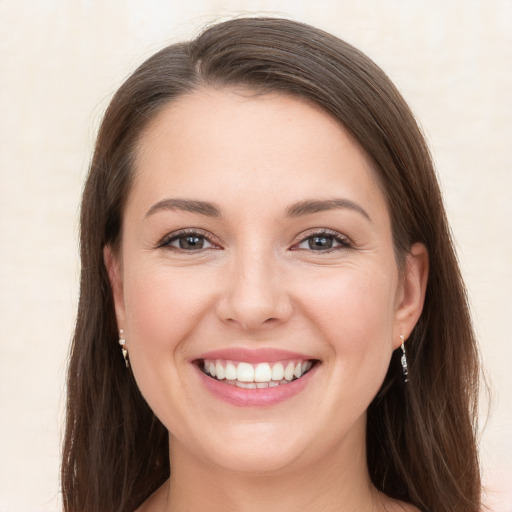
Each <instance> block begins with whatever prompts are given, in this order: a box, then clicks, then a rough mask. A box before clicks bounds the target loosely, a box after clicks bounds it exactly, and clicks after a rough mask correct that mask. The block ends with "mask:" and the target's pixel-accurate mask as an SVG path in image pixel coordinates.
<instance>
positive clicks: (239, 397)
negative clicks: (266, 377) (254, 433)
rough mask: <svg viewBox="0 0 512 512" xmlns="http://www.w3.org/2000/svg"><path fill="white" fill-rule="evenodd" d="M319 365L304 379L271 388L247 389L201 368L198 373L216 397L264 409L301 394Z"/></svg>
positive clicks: (232, 402) (238, 404)
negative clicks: (211, 374)
mask: <svg viewBox="0 0 512 512" xmlns="http://www.w3.org/2000/svg"><path fill="white" fill-rule="evenodd" d="M317 366H318V365H314V366H313V368H311V370H309V371H308V372H307V373H306V374H305V375H304V376H303V377H301V378H300V379H296V380H294V381H292V382H290V383H288V384H279V386H274V387H271V388H256V389H247V388H239V387H238V386H233V385H231V384H225V383H224V382H222V381H219V380H216V379H213V378H212V377H209V376H208V375H206V374H205V373H203V372H202V371H201V370H200V369H199V367H196V368H197V371H198V372H199V376H200V378H201V381H202V383H203V385H204V386H205V387H206V389H207V390H208V391H209V392H210V393H211V394H212V395H214V396H215V397H217V398H219V399H220V400H223V401H224V402H227V403H229V404H231V405H236V406H238V407H264V406H272V405H276V404H278V403H280V402H284V401H285V400H288V399H289V398H292V397H293V396H295V395H297V394H299V393H300V392H301V391H302V390H303V389H304V388H305V387H306V386H307V384H308V383H309V381H310V380H311V377H312V374H313V373H314V372H315V370H316V369H317Z"/></svg>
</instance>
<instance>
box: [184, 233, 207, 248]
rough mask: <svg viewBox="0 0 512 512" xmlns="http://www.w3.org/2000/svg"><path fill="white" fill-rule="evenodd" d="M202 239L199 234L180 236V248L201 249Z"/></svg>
mask: <svg viewBox="0 0 512 512" xmlns="http://www.w3.org/2000/svg"><path fill="white" fill-rule="evenodd" d="M203 244H204V241H203V238H202V237H200V236H195V235H190V236H185V237H182V238H180V249H201V248H202V247H203Z"/></svg>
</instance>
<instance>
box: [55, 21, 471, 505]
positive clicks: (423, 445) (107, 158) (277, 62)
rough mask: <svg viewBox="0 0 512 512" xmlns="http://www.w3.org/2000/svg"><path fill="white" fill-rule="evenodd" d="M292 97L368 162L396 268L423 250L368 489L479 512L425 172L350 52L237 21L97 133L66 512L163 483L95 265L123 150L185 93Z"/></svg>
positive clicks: (120, 176) (134, 90) (127, 93)
mask: <svg viewBox="0 0 512 512" xmlns="http://www.w3.org/2000/svg"><path fill="white" fill-rule="evenodd" d="M204 86H223V87H226V86H227V87H230V86H232V87H236V86H243V87H244V88H245V89H247V88H248V89H249V90H254V91H255V92H258V93H265V92H267V91H273V92H276V91H277V92H279V91H282V92H284V93H286V94H293V95H296V96H299V97H302V98H304V99H305V100H307V101H310V102H313V103H315V104H317V105H319V106H321V107H322V108H323V109H324V110H325V111H326V112H328V113H329V114H330V115H332V116H334V117H335V118H336V119H337V120H338V121H339V122H340V123H341V124H342V125H343V126H344V127H345V128H346V129H347V130H348V131H349V132H350V133H351V134H352V136H353V137H354V138H355V139H356V140H357V141H358V142H359V144H360V145H361V147H362V148H364V150H365V151H366V153H367V154H368V155H369V156H370V157H371V158H372V159H373V160H374V163H375V168H376V170H377V174H378V178H379V181H380V183H381V185H382V188H383V191H384V193H385V195H386V198H387V202H388V207H389V211H390V215H391V220H392V226H393V236H394V244H395V251H396V254H397V256H398V258H397V261H399V262H400V261H403V256H404V254H406V253H407V251H408V250H409V248H410V247H411V245H412V244H413V243H415V242H421V243H423V244H425V246H426V247H427V249H428V252H429V256H430V275H429V279H428V286H427V291H426V299H425V305H424V308H423V312H422V315H421V318H420V320H419V322H418V323H417V325H416V327H415V328H414V330H413V332H412V334H411V336H410V339H409V341H408V358H409V379H410V383H409V384H407V385H404V384H403V382H402V379H401V368H400V365H399V360H398V358H399V354H398V353H395V354H394V355H393V358H392V361H391V364H390V367H389V371H388V374H387V376H386V378H385V381H384V383H383V385H382V388H381V389H380V391H379V393H378V395H377V396H376V397H375V399H374V400H373V402H372V404H371V405H370V407H369V410H368V426H367V459H368V467H369V471H370V475H371V478H372V480H373V483H374V484H375V486H376V487H377V488H378V489H380V490H381V491H383V492H384V493H386V494H388V495H389V496H391V497H394V498H398V499H401V500H405V501H408V502H411V503H413V504H414V505H416V506H417V507H418V508H419V509H420V510H422V511H431V512H448V511H449V512H473V511H475V512H476V511H477V510H478V509H479V503H480V476H479V468H478V458H477V450H476V443H475V414H476V401H477V387H478V354H477V349H476V344H475V339H474V335H473V331H472V327H471V321H470V316H469V312H468V305H467V299H466V295H465V288H464V284H463V281H462V279H461V276H460V272H459V268H458V264H457V260H456V256H455V253H454V249H453V244H452V240H451V237H450V232H449V228H448V224H447V220H446V216H445V212H444V207H443V203H442V198H441V194H440V191H439V186H438V184H437V180H436V176H435V172H434V168H433V164H432V159H431V156H430V154H429V151H428V148H427V146H426V144H425V141H424V138H423V136H422V133H421V131H420V129H419V128H418V125H417V123H416V122H415V119H414V117H413V115H412V114H411V112H410V110H409V108H408V106H407V104H406V103H405V101H404V100H403V98H402V97H401V96H400V94H399V93H398V91H397V90H396V88H395V87H394V86H393V84H392V83H391V81H390V80H389V79H388V77H387V76H386V75H385V74H384V72H383V71H382V70H381V69H380V68H379V67H377V66H376V65H375V64H374V63H373V62H372V61H371V60H370V59H369V58H367V57H366V56H365V55H363V54H362V53H361V52H359V51H358V50H357V49H355V48H353V47H352V46H350V45H349V44H347V43H345V42H343V41H341V40H339V39H337V38H335V37H334V36H332V35H329V34H327V33H325V32H322V31H321V30H318V29H315V28H313V27H310V26H308V25H304V24H300V23H296V22H292V21H288V20H284V19H273V18H242V19H234V20H230V21H228V22H224V23H220V24H217V25H214V26H212V27H210V28H208V29H207V30H206V31H204V32H203V33H202V34H201V35H200V36H199V37H198V38H196V39H195V40H193V41H191V42H188V43H182V44H176V45H172V46H169V47H167V48H165V49H163V50H161V51H160V52H158V53H157V54H155V55H154V56H153V57H151V58H150V59H148V60H147V61H146V62H145V63H143V64H142V65H141V66H140V67H139V68H138V69H137V70H136V71H135V72H134V73H133V74H132V76H130V77H129V78H128V80H127V81H126V82H125V83H124V84H123V85H122V87H121V88H120V89H119V91H118V92H117V93H116V95H115V96H114V98H113V100H112V102H111V103H110V106H109V107H108V109H107V111H106V113H105V117H104V120H103V123H102V125H101V128H100V131H99V135H98V139H97V143H96V149H95V152H94V156H93V159H92V163H91V166H90V171H89V176H88V178H87V182H86V185H85V189H84V193H83V202H82V209H81V231H80V235H81V238H80V240H81V264H82V267H81V269H82V270H81V281H80V300H79V307H78V317H77V322H76V330H75V335H74V340H73V345H72V348H71V360H70V365H69V375H68V398H67V425H66V436H65V442H64V452H63V463H62V491H63V497H64V508H65V510H66V511H67V512H79V511H86V510H87V511H95V512H98V511H104V510H105V511H106V510H108V511H110V512H114V511H119V512H121V511H123V512H132V511H133V510H134V509H135V508H137V506H139V505H140V504H141V503H142V502H143V501H144V500H145V499H146V498H147V497H148V496H149V495H150V494H151V493H152V492H153V491H154V490H155V489H156V488H158V487H159V486H160V485H161V484H162V483H163V482H164V481H165V480H166V479H167V478H168V476H169V456H168V434H167V431H166V430H165V428H164V426H163V425H162V424H161V423H160V422H159V420H158V419H157V418H156V417H155V416H154V414H153V412H152V411H151V410H150V409H149V407H148V405H147V404H146V402H145V401H144V399H143V398H142V396H141V395H140V393H139V390H138V388H137V385H136V383H135V381H134V379H133V376H132V374H131V372H130V371H127V370H126V368H125V366H124V362H123V360H122V357H121V353H120V350H119V347H118V345H117V327H116V320H115V314H114V307H113V300H112V294H111V289H110V285H109V280H108V276H107V272H106V268H105V265H104V261H103V248H104V246H105V245H110V246H112V247H114V249H115V248H116V247H118V245H119V238H120V233H121V229H120V228H121V223H122V219H123V208H124V204H125V202H126V198H127V195H128V192H129V190H130V186H131V178H132V173H133V159H134V150H135V147H136V143H137V140H138V139H139V138H140V137H141V134H142V133H143V131H144V128H145V127H146V126H147V123H148V122H149V121H150V120H151V119H152V118H153V116H154V115H155V114H156V113H157V112H159V111H160V110H161V109H162V107H163V106H164V105H166V104H168V103H169V102H171V101H173V100H175V99H176V98H177V97H179V96H180V95H183V94H186V93H190V92H191V91H193V90H194V89H197V88H198V87H204Z"/></svg>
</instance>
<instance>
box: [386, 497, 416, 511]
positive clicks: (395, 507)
mask: <svg viewBox="0 0 512 512" xmlns="http://www.w3.org/2000/svg"><path fill="white" fill-rule="evenodd" d="M386 512H421V510H420V509H419V508H417V507H415V506H414V505H411V504H410V503H405V502H404V501H399V500H392V501H390V504H389V505H387V506H386Z"/></svg>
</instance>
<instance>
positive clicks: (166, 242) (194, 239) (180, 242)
mask: <svg viewBox="0 0 512 512" xmlns="http://www.w3.org/2000/svg"><path fill="white" fill-rule="evenodd" d="M158 247H168V248H170V249H177V250H178V251H184V252H195V251H200V250H204V249H213V248H218V246H216V245H215V244H214V243H213V242H211V241H210V240H209V239H208V237H206V235H204V234H202V233H198V232H196V231H180V232H179V233H172V234H171V235H169V236H167V237H166V238H164V239H163V240H162V241H161V242H160V243H159V244H158Z"/></svg>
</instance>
